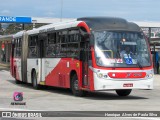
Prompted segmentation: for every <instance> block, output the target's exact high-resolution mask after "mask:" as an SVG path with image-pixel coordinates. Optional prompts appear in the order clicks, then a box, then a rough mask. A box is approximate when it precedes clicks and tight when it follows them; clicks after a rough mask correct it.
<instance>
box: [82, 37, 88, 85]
mask: <svg viewBox="0 0 160 120" xmlns="http://www.w3.org/2000/svg"><path fill="white" fill-rule="evenodd" d="M81 39H84V38H83V37H82V38H81ZM82 41H83V42H81V45H80V46H81V48H82V50H81V53H80V59H81V60H82V86H83V87H85V88H89V79H88V69H89V67H88V66H89V51H88V50H89V42H88V41H86V40H82Z"/></svg>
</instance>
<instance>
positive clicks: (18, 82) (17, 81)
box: [14, 69, 21, 84]
mask: <svg viewBox="0 0 160 120" xmlns="http://www.w3.org/2000/svg"><path fill="white" fill-rule="evenodd" d="M14 78H15V83H16V84H20V83H21V81H20V80H17V79H16V69H14Z"/></svg>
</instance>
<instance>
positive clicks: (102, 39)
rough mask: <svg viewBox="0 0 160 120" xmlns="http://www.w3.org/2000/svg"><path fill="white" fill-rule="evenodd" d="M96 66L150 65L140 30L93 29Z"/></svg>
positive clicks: (146, 47) (145, 43)
mask: <svg viewBox="0 0 160 120" xmlns="http://www.w3.org/2000/svg"><path fill="white" fill-rule="evenodd" d="M93 35H94V41H95V56H96V63H97V65H98V66H104V67H140V68H141V67H147V66H151V60H150V54H149V49H148V45H147V42H146V40H145V37H144V35H143V33H142V32H128V31H105V30H104V31H93Z"/></svg>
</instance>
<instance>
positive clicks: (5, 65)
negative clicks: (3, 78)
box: [0, 63, 10, 68]
mask: <svg viewBox="0 0 160 120" xmlns="http://www.w3.org/2000/svg"><path fill="white" fill-rule="evenodd" d="M0 66H2V67H8V68H9V67H10V64H4V63H0Z"/></svg>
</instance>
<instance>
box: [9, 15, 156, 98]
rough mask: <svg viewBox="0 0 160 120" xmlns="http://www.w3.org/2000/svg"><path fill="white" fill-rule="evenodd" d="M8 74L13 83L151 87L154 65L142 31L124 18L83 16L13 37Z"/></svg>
mask: <svg viewBox="0 0 160 120" xmlns="http://www.w3.org/2000/svg"><path fill="white" fill-rule="evenodd" d="M11 51H12V52H11V62H10V64H11V75H12V76H13V77H14V78H15V81H16V83H17V84H18V83H21V82H24V83H31V84H32V85H33V87H34V88H35V89H39V88H40V86H54V87H62V88H69V89H71V90H72V93H73V94H74V95H75V96H83V95H85V93H86V92H87V91H91V92H94V91H106V90H115V91H116V93H117V94H118V95H119V96H128V95H129V94H130V93H131V91H132V90H133V89H146V90H148V89H153V64H152V59H151V54H150V49H149V44H148V41H147V40H146V38H145V36H144V34H143V32H142V30H141V29H140V27H139V26H138V25H136V24H135V23H132V22H128V21H126V20H125V19H122V18H112V17H84V18H78V19H76V20H73V21H70V22H60V23H57V24H49V25H45V26H42V27H40V28H37V29H33V30H29V31H21V32H18V33H16V34H15V35H14V36H13V40H12V50H11Z"/></svg>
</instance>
